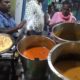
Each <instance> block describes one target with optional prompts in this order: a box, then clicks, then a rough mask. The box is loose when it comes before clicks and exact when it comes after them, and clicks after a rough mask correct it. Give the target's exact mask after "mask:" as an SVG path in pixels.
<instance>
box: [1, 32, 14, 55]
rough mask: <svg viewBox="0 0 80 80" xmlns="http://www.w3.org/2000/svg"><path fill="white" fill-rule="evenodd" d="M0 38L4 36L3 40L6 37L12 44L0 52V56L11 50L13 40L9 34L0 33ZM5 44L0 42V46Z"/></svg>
mask: <svg viewBox="0 0 80 80" xmlns="http://www.w3.org/2000/svg"><path fill="white" fill-rule="evenodd" d="M0 36H4V37H5V38H6V37H8V38H9V39H10V40H11V41H12V44H11V45H10V46H9V47H8V48H6V49H4V50H2V51H0V54H2V53H5V52H8V51H9V50H10V49H11V47H12V46H13V43H14V40H13V38H12V36H10V35H9V34H6V33H0ZM3 40H4V39H3ZM5 43H6V42H4V43H2V42H1V44H5ZM6 46H7V45H6Z"/></svg>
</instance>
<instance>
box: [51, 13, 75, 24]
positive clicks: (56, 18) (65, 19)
mask: <svg viewBox="0 0 80 80" xmlns="http://www.w3.org/2000/svg"><path fill="white" fill-rule="evenodd" d="M75 21H76V18H75V17H74V16H73V14H72V13H70V15H68V16H67V17H65V16H64V15H63V14H62V12H56V13H55V14H54V15H53V17H52V19H51V20H50V25H52V24H56V23H60V22H69V23H71V22H75Z"/></svg>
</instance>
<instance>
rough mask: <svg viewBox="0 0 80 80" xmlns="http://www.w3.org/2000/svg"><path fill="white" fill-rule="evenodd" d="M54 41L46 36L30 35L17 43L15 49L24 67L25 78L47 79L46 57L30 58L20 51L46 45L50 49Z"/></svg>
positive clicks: (32, 79) (31, 79)
mask: <svg viewBox="0 0 80 80" xmlns="http://www.w3.org/2000/svg"><path fill="white" fill-rule="evenodd" d="M54 45H55V42H54V41H53V40H51V39H49V38H47V37H44V36H39V35H32V36H28V37H26V36H25V37H24V38H23V39H22V40H21V41H20V42H19V43H18V45H17V50H18V52H19V54H20V56H21V61H22V65H23V68H24V74H25V80H47V79H48V75H47V74H48V73H47V70H48V69H47V68H48V64H47V61H46V60H47V59H46V60H36V59H35V60H30V59H28V58H26V57H25V56H23V54H22V52H23V51H24V50H26V49H29V48H32V47H39V46H41V47H47V48H48V49H51V48H52V47H54Z"/></svg>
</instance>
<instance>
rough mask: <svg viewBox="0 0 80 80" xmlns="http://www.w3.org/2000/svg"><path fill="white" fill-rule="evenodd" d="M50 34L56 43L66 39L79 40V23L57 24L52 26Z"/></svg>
mask: <svg viewBox="0 0 80 80" xmlns="http://www.w3.org/2000/svg"><path fill="white" fill-rule="evenodd" d="M52 36H53V38H54V39H55V41H56V42H57V43H59V42H66V41H80V24H78V23H60V24H57V25H55V26H53V28H52Z"/></svg>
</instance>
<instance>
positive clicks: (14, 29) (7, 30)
mask: <svg viewBox="0 0 80 80" xmlns="http://www.w3.org/2000/svg"><path fill="white" fill-rule="evenodd" d="M25 24H26V21H25V20H24V21H22V22H21V23H20V24H19V25H17V26H16V27H14V28H10V29H4V28H0V33H13V32H16V31H17V30H18V29H20V28H22V27H23V26H24V25H25Z"/></svg>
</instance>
